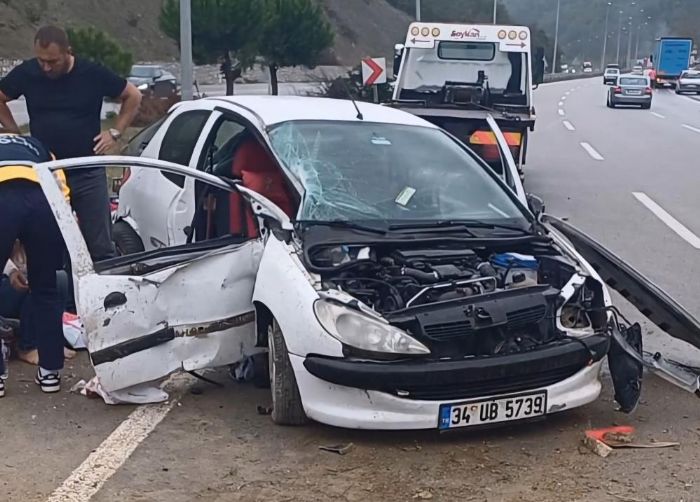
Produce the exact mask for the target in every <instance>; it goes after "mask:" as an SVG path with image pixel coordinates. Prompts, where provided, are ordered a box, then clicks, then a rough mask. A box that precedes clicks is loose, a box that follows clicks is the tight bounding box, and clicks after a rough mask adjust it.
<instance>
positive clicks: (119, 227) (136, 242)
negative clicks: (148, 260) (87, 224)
mask: <svg viewBox="0 0 700 502" xmlns="http://www.w3.org/2000/svg"><path fill="white" fill-rule="evenodd" d="M112 241H113V242H114V245H115V246H116V248H117V254H118V255H120V256H126V255H130V254H135V253H143V252H144V251H145V248H144V247H143V242H141V238H140V237H139V235H138V234H137V233H136V232H135V231H134V229H133V228H131V225H129V224H128V223H127V222H125V221H118V222H116V223H115V224H114V225H113V226H112Z"/></svg>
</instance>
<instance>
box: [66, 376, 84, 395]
mask: <svg viewBox="0 0 700 502" xmlns="http://www.w3.org/2000/svg"><path fill="white" fill-rule="evenodd" d="M86 385H87V382H86V381H85V380H83V379H80V380H78V381H77V382H75V384H73V387H71V388H70V390H69V391H68V392H70V393H71V394H81V393H82V392H81V391H82V390H83V389H84V388H85V386H86Z"/></svg>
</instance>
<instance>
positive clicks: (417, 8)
mask: <svg viewBox="0 0 700 502" xmlns="http://www.w3.org/2000/svg"><path fill="white" fill-rule="evenodd" d="M416 21H420V0H416Z"/></svg>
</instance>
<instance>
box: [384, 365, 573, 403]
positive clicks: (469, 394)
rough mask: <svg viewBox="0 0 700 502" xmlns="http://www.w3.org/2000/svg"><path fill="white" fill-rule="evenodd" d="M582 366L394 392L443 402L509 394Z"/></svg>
mask: <svg viewBox="0 0 700 502" xmlns="http://www.w3.org/2000/svg"><path fill="white" fill-rule="evenodd" d="M581 369H582V366H581V365H575V366H567V367H564V368H557V369H554V370H543V371H540V372H536V373H528V374H526V375H522V376H518V377H517V378H515V377H513V376H508V377H504V378H495V379H492V380H482V381H479V382H474V383H470V382H463V383H458V384H450V385H445V384H440V385H431V384H430V383H426V384H425V385H417V386H415V387H409V388H402V389H397V392H396V395H398V396H400V397H402V398H404V399H416V400H424V401H442V400H451V399H455V400H456V399H470V398H474V397H483V396H493V395H497V394H509V393H512V392H521V391H525V390H532V389H537V388H540V387H546V386H548V385H553V384H555V383H557V382H561V381H562V380H565V379H567V378H569V377H571V376H573V375H574V374H576V373H577V372H578V371H579V370H581Z"/></svg>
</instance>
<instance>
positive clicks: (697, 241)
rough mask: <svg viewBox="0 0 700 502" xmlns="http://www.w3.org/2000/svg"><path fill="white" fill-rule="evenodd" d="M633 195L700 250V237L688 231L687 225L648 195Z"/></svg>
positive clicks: (635, 193) (637, 193) (640, 193)
mask: <svg viewBox="0 0 700 502" xmlns="http://www.w3.org/2000/svg"><path fill="white" fill-rule="evenodd" d="M632 195H634V196H635V198H636V199H637V200H638V201H639V202H641V203H642V204H644V206H646V208H647V209H648V210H649V211H651V212H652V213H654V215H655V216H656V217H657V218H659V219H660V220H661V221H663V222H664V223H665V224H666V225H667V226H668V227H669V228H670V229H671V230H673V231H674V232H676V233H677V234H678V235H679V236H680V237H681V238H682V239H683V240H684V241H686V242H687V243H688V244H690V245H691V246H693V247H694V248H695V249H700V237H698V236H697V235H695V234H694V233H693V232H691V231H690V230H688V228H687V227H686V226H685V225H683V224H682V223H681V222H680V221H678V220H677V219H675V218H674V217H673V216H671V215H670V214H668V212H666V210H665V209H664V208H663V207H661V206H659V205H658V204H657V203H656V202H654V201H653V200H652V199H651V198H650V197H649V196H648V195H647V194H645V193H644V192H633V193H632Z"/></svg>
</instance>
